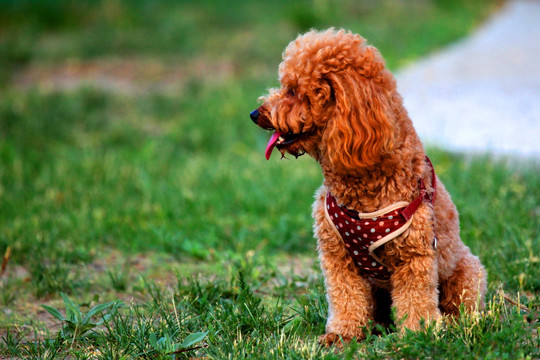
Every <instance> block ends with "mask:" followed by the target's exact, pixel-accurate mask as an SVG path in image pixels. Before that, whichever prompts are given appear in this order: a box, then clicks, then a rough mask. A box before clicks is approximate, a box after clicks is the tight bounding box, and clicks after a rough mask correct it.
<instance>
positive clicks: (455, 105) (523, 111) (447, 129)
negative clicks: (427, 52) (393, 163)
mask: <svg viewBox="0 0 540 360" xmlns="http://www.w3.org/2000/svg"><path fill="white" fill-rule="evenodd" d="M396 76H397V81H398V89H399V91H400V92H401V94H402V95H403V98H404V101H405V106H406V108H407V109H408V111H409V115H410V117H411V119H412V120H413V122H414V124H415V128H416V130H417V132H418V133H419V135H420V137H421V138H422V140H423V141H424V143H425V144H431V145H436V146H439V147H442V148H445V149H448V150H453V151H465V152H474V153H492V154H496V155H517V156H520V157H527V158H529V157H530V158H534V159H539V158H540V1H511V2H509V3H507V4H506V5H505V6H503V8H502V9H501V10H500V11H499V12H498V13H497V14H495V16H493V17H492V18H491V19H490V20H488V22H487V23H485V24H484V25H483V26H481V27H480V29H478V30H477V31H476V32H475V33H474V34H472V35H471V36H470V37H469V38H466V39H465V40H463V41H460V42H459V43H456V44H454V45H452V46H450V47H448V48H446V49H443V50H442V51H440V52H438V53H436V54H433V55H432V56H429V57H427V58H425V59H424V60H420V61H419V62H416V63H415V64H413V65H411V66H410V67H407V68H404V69H402V70H401V71H400V72H398V74H397V75H396Z"/></svg>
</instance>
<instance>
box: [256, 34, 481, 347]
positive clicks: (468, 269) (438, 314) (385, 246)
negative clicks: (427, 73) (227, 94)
mask: <svg viewBox="0 0 540 360" xmlns="http://www.w3.org/2000/svg"><path fill="white" fill-rule="evenodd" d="M279 80H280V84H281V87H280V88H279V89H271V90H270V91H269V93H268V94H267V95H266V96H263V97H261V98H260V99H259V100H260V101H262V105H261V106H260V107H258V108H257V109H256V110H254V111H252V112H251V113H250V118H251V120H252V121H253V122H255V123H256V124H257V125H258V126H259V127H261V128H263V129H266V130H270V131H273V132H274V133H273V135H272V136H271V138H270V141H269V142H268V145H267V147H266V158H267V159H269V157H270V155H271V153H272V151H273V149H275V148H277V149H278V150H279V151H280V152H281V154H282V156H284V155H285V154H287V153H289V154H291V155H293V156H295V157H298V156H301V155H303V154H305V153H307V154H309V155H310V156H311V157H313V158H314V159H315V160H316V161H317V162H318V163H319V165H320V167H321V170H322V173H323V175H324V181H323V184H322V186H321V187H320V188H319V190H318V191H317V192H316V194H315V203H314V204H313V218H314V221H315V223H314V226H313V228H314V234H315V237H316V238H317V250H318V254H319V261H320V265H321V268H322V272H323V275H324V279H325V287H326V292H327V301H328V319H327V323H326V333H325V334H324V335H322V336H320V338H319V341H320V343H321V344H323V345H327V346H329V345H332V344H338V345H339V344H340V343H341V341H342V340H343V341H344V342H348V341H350V340H351V339H353V338H355V339H357V340H361V339H363V338H364V337H365V336H366V329H367V328H368V326H370V324H374V323H381V324H383V325H384V326H388V325H389V324H390V323H391V321H392V318H391V316H390V311H391V307H394V308H395V316H394V319H393V320H394V321H395V323H396V324H397V326H398V329H399V330H400V331H402V332H403V331H404V329H411V330H419V329H421V328H422V326H423V325H422V324H424V323H426V322H433V321H434V322H437V323H438V322H440V321H441V319H443V318H444V316H445V315H450V316H456V315H459V312H460V309H464V310H466V311H478V310H481V309H482V308H483V307H484V297H485V293H486V287H487V280H486V272H485V270H484V268H483V266H482V264H481V262H480V261H479V259H478V258H477V257H476V256H474V255H472V254H471V251H470V249H469V248H468V247H467V246H466V245H465V244H464V243H463V242H462V241H461V239H460V235H459V219H458V212H457V210H456V207H455V205H454V204H453V202H452V200H451V198H450V195H449V194H448V192H447V191H446V189H445V187H444V185H443V183H442V182H441V181H440V180H439V178H438V177H437V176H436V174H435V171H434V169H433V165H431V161H430V160H429V159H428V158H427V157H426V154H425V152H424V148H423V146H422V143H421V141H420V139H419V137H418V136H417V134H416V132H415V130H414V128H413V125H412V122H411V120H410V118H409V116H408V114H407V111H406V110H405V108H404V106H403V101H402V98H401V96H400V94H398V92H397V89H396V81H395V79H394V77H393V76H392V74H391V72H390V71H389V70H387V69H386V68H385V63H384V60H383V58H382V57H381V55H380V53H379V51H378V50H377V49H376V48H374V47H372V46H369V45H367V43H366V40H365V39H364V38H362V37H361V36H359V35H357V34H353V33H351V32H349V31H345V30H343V29H339V30H338V29H334V28H330V29H328V30H325V31H315V30H311V31H309V32H307V33H305V34H303V35H300V36H298V37H297V38H296V39H295V40H294V41H292V42H291V43H290V44H289V45H288V46H287V48H286V49H285V52H284V53H283V61H282V63H281V64H280V65H279Z"/></svg>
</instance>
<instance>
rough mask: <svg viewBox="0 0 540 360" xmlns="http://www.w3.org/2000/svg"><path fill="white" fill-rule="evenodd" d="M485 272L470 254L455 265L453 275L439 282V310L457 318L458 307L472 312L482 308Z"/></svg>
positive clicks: (485, 285) (484, 293)
mask: <svg viewBox="0 0 540 360" xmlns="http://www.w3.org/2000/svg"><path fill="white" fill-rule="evenodd" d="M486 287H487V284H486V271H485V270H484V267H483V266H482V264H481V263H480V260H478V258H477V257H476V256H474V255H472V254H471V253H470V252H468V251H467V254H466V255H465V256H463V257H462V258H461V260H459V261H458V262H457V264H456V268H455V270H454V273H453V274H452V275H451V276H450V277H449V278H448V279H445V280H443V281H441V285H440V292H441V296H440V304H439V306H440V308H441V311H442V312H443V313H444V314H447V315H452V316H458V315H459V309H460V306H461V305H463V307H464V309H465V310H469V311H474V310H477V309H483V308H484V297H485V295H486Z"/></svg>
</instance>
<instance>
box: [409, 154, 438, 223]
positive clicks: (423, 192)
mask: <svg viewBox="0 0 540 360" xmlns="http://www.w3.org/2000/svg"><path fill="white" fill-rule="evenodd" d="M426 162H427V164H428V165H429V167H430V168H431V186H432V188H433V192H432V193H428V191H427V189H426V185H425V184H424V181H423V180H422V179H420V180H419V183H420V195H418V197H417V198H416V199H414V200H413V201H412V202H411V203H410V204H409V206H407V207H406V208H405V209H403V210H402V211H401V216H403V218H404V219H405V220H407V221H409V220H410V219H411V218H412V216H413V215H414V213H415V212H416V210H418V207H419V206H420V204H422V201H424V200H425V201H428V202H430V203H433V201H434V200H435V196H436V195H437V179H436V177H435V169H434V168H433V164H432V163H431V160H430V159H429V158H428V157H427V156H426Z"/></svg>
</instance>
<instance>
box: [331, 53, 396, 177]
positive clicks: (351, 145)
mask: <svg viewBox="0 0 540 360" xmlns="http://www.w3.org/2000/svg"><path fill="white" fill-rule="evenodd" d="M367 50H369V51H373V52H376V50H374V49H373V50H371V49H367ZM372 55H373V56H377V54H372ZM381 64H382V63H381ZM383 66H384V65H383ZM366 70H367V71H366ZM374 70H375V69H373V67H370V68H368V69H366V68H357V67H348V68H345V69H343V70H342V71H339V72H335V73H332V74H329V78H330V81H331V86H332V92H333V97H334V100H335V108H334V113H333V116H331V118H330V119H329V121H328V123H327V126H326V130H325V132H324V135H323V143H324V144H325V147H326V149H322V151H325V152H326V157H327V158H328V159H329V161H330V162H331V165H332V167H334V168H335V169H338V170H340V171H342V172H354V171H355V169H359V168H362V167H366V166H370V165H374V164H376V163H377V162H378V161H379V160H380V158H381V156H382V155H384V154H385V153H387V152H389V151H391V150H392V145H393V141H394V125H393V123H394V114H392V108H391V101H392V96H393V93H394V91H392V90H394V89H393V87H394V86H395V85H394V82H393V78H391V75H390V74H389V73H388V72H387V70H382V71H381V69H378V71H377V73H378V75H377V76H374V77H372V75H373V71H374ZM367 72H369V74H368V73H367ZM384 72H386V73H384Z"/></svg>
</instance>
